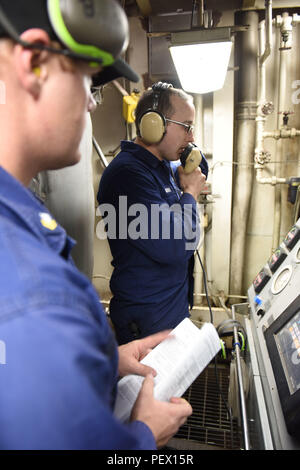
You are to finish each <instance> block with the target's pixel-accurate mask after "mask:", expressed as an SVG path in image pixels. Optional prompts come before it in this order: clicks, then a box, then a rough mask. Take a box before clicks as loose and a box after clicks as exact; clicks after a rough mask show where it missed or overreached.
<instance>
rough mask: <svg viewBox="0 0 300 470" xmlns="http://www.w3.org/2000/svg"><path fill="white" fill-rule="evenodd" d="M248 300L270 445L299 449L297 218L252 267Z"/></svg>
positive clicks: (299, 242) (299, 240)
mask: <svg viewBox="0 0 300 470" xmlns="http://www.w3.org/2000/svg"><path fill="white" fill-rule="evenodd" d="M248 300H249V306H250V323H251V330H252V335H253V341H254V347H255V354H256V357H257V362H258V370H259V374H258V375H259V376H260V380H261V384H262V387H263V391H264V397H265V401H266V407H267V414H268V419H269V425H270V429H271V433H272V436H273V440H274V443H275V448H278V449H300V219H299V220H298V221H297V222H296V224H295V225H294V226H293V227H292V228H291V229H290V230H289V232H288V233H287V234H286V236H285V237H284V239H283V241H282V243H281V244H280V246H279V247H278V248H277V249H276V250H275V251H274V253H272V255H271V256H270V258H269V259H268V260H267V262H266V264H265V265H264V266H263V267H262V268H261V269H260V271H259V272H258V274H257V276H256V277H255V279H254V281H253V283H252V284H251V286H250V287H249V289H248Z"/></svg>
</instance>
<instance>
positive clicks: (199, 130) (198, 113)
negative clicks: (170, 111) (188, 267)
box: [194, 94, 204, 305]
mask: <svg viewBox="0 0 300 470" xmlns="http://www.w3.org/2000/svg"><path fill="white" fill-rule="evenodd" d="M194 105H195V133H194V136H195V142H196V144H197V145H198V147H199V148H200V149H203V98H202V95H199V94H196V95H194ZM201 221H203V212H202V214H201V211H200V224H201ZM200 230H201V231H204V226H203V224H202V226H201V227H200ZM202 235H203V232H202ZM202 235H201V240H202V244H201V246H200V247H199V252H200V258H201V259H202V260H203V263H204V238H203V237H202ZM194 279H195V288H194V294H195V302H194V303H195V304H199V305H200V304H202V297H201V296H200V295H199V294H201V293H202V283H203V274H202V269H201V266H200V264H199V261H198V259H197V256H195V268H194Z"/></svg>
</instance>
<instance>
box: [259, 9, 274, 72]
mask: <svg viewBox="0 0 300 470" xmlns="http://www.w3.org/2000/svg"><path fill="white" fill-rule="evenodd" d="M265 9H266V18H265V26H266V37H265V50H264V52H263V54H262V55H260V58H259V62H260V64H261V65H262V64H263V63H264V62H265V61H266V59H267V58H268V57H269V55H270V54H271V45H272V0H266V1H265Z"/></svg>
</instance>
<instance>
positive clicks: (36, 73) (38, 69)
mask: <svg viewBox="0 0 300 470" xmlns="http://www.w3.org/2000/svg"><path fill="white" fill-rule="evenodd" d="M32 70H33V73H35V75H36V76H37V77H40V76H41V68H40V67H34V68H33V69H32Z"/></svg>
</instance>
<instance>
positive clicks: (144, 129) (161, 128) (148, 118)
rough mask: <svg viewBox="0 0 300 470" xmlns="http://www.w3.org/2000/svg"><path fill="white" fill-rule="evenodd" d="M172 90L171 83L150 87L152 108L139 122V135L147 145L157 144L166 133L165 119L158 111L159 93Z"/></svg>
mask: <svg viewBox="0 0 300 470" xmlns="http://www.w3.org/2000/svg"><path fill="white" fill-rule="evenodd" d="M168 88H173V86H172V85H171V83H163V82H158V83H154V85H152V90H153V104H152V108H150V109H147V111H146V112H145V113H144V114H143V115H142V116H141V118H140V122H139V133H140V136H141V138H142V140H143V141H144V142H146V143H147V144H158V143H159V142H160V141H161V140H162V139H163V138H164V135H165V133H166V118H165V116H164V115H163V114H162V113H160V112H159V111H158V110H157V109H158V105H159V99H160V95H161V92H162V91H164V90H167V89H168Z"/></svg>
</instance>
